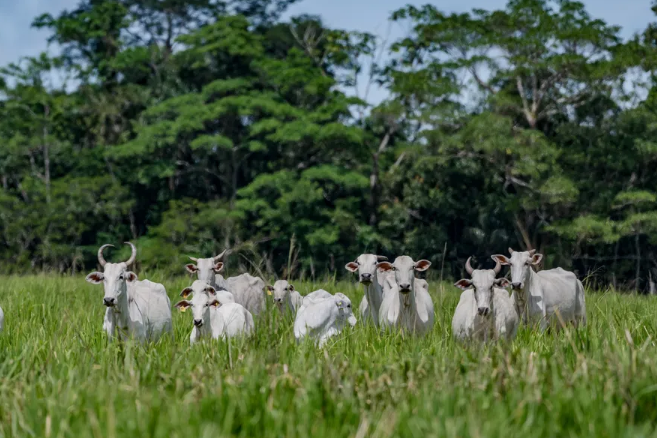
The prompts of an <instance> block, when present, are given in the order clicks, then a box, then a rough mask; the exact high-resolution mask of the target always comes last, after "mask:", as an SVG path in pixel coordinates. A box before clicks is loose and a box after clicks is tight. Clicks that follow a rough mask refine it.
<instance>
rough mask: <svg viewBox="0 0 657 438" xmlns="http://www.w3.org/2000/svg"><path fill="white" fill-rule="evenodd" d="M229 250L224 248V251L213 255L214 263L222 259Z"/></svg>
mask: <svg viewBox="0 0 657 438" xmlns="http://www.w3.org/2000/svg"><path fill="white" fill-rule="evenodd" d="M229 251H230V250H228V249H224V252H222V253H221V254H219V255H218V256H214V257H213V258H214V261H215V263H216V262H220V261H223V259H224V257H225V256H226V255H228V252H229Z"/></svg>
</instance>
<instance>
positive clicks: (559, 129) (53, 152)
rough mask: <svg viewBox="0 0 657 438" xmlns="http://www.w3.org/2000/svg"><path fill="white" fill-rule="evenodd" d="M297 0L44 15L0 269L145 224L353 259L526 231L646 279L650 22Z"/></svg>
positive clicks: (8, 85) (144, 239)
mask: <svg viewBox="0 0 657 438" xmlns="http://www.w3.org/2000/svg"><path fill="white" fill-rule="evenodd" d="M294 1H295V0H226V1H216V0H193V1H192V0H166V1H136V0H83V1H81V2H80V5H79V7H78V8H77V9H75V10H70V11H64V12H62V13H61V14H59V15H56V16H50V15H42V16H39V17H36V18H35V20H34V26H36V27H38V28H42V29H47V30H48V31H49V32H50V41H52V42H53V43H57V44H58V45H59V47H61V48H62V51H61V53H59V54H57V56H47V55H45V54H44V55H41V56H39V57H36V58H28V59H23V60H21V61H20V62H18V63H16V64H13V65H9V66H6V67H4V68H3V69H2V80H0V85H1V88H0V92H1V93H2V99H1V100H0V270H1V271H3V272H22V273H25V272H34V271H35V270H36V271H38V270H47V271H56V272H61V273H64V272H79V271H85V270H89V269H92V268H93V266H94V265H95V263H96V261H95V251H96V249H97V247H98V246H99V245H101V244H103V243H108V242H111V243H117V242H122V241H125V240H128V239H130V240H132V241H135V242H137V244H138V247H139V250H140V254H139V261H140V263H141V264H142V265H143V267H145V268H150V269H160V270H166V271H169V272H181V264H182V263H183V261H184V260H185V256H186V255H191V254H193V255H205V256H208V255H210V254H211V253H216V252H218V251H220V250H222V249H223V248H224V247H236V248H239V249H242V250H244V253H243V255H244V256H245V257H244V258H241V257H233V258H231V259H230V260H231V263H233V264H235V263H238V264H244V266H242V267H244V268H254V266H251V265H249V264H248V263H247V262H246V261H245V260H246V259H249V260H252V261H255V263H256V265H257V266H256V267H257V268H259V269H261V271H263V272H268V273H269V274H276V275H294V276H302V277H305V278H316V276H318V275H325V274H330V275H340V276H342V275H344V274H345V272H344V269H343V266H344V263H345V262H346V261H348V260H351V259H353V258H355V256H356V255H357V254H359V253H361V252H363V251H372V252H378V253H382V254H385V255H398V254H402V253H403V254H409V255H412V256H413V257H415V258H418V259H419V258H421V257H422V258H428V259H430V260H431V261H432V262H433V263H434V267H440V266H443V265H444V269H445V275H446V276H454V277H458V276H460V275H461V270H462V267H463V263H464V261H465V259H466V258H467V257H468V256H470V255H472V254H476V255H479V256H480V261H481V262H482V263H484V261H485V262H486V263H488V261H487V256H488V255H490V254H491V253H498V252H504V251H506V248H507V247H508V246H512V247H514V248H516V249H524V248H537V249H538V250H539V251H541V252H543V253H544V254H545V255H546V259H545V260H546V262H545V263H546V266H548V267H551V266H556V265H560V266H564V267H566V268H571V269H574V270H576V271H577V272H578V273H579V274H580V276H584V275H587V274H589V273H593V277H592V278H593V280H595V281H597V282H599V283H601V284H613V285H614V286H616V287H617V288H624V289H639V290H646V289H647V288H648V284H649V279H650V278H651V275H653V274H651V272H650V270H651V269H654V268H655V267H656V264H655V263H656V262H655V257H654V252H655V249H656V248H657V246H656V244H657V172H655V169H657V143H656V142H655V137H656V134H657V106H656V100H655V88H654V84H655V81H654V79H655V69H656V68H657V49H656V47H657V46H656V44H655V43H656V42H657V32H656V29H657V28H656V27H655V25H654V24H651V25H650V26H648V28H647V29H645V31H644V32H642V33H640V34H637V35H636V36H635V37H634V38H632V39H631V40H622V39H621V38H620V37H619V29H618V28H617V27H614V26H611V25H609V24H607V23H605V22H603V21H601V20H598V19H596V18H595V17H591V16H589V14H588V13H587V12H586V10H585V8H584V6H583V5H582V4H581V3H579V2H574V1H570V0H559V1H545V0H510V1H509V3H508V4H507V6H506V7H505V8H504V9H503V10H494V11H484V10H473V11H472V12H470V13H466V14H451V13H450V12H449V11H441V10H439V9H437V8H436V7H433V6H429V5H427V6H424V7H412V6H409V7H405V8H402V9H400V10H398V11H395V12H394V13H392V14H391V17H390V20H391V21H392V22H394V23H402V24H404V25H405V28H407V29H409V32H408V34H407V35H405V36H404V37H403V38H401V39H399V40H397V41H387V40H386V39H385V35H383V36H376V37H375V36H373V35H368V34H364V33H361V32H357V31H353V30H342V29H330V28H327V26H325V25H324V24H323V23H322V20H321V17H311V16H301V17H296V18H292V19H290V20H289V21H286V22H284V21H281V18H280V17H281V14H282V13H283V12H284V11H285V10H286V7H287V6H289V5H290V4H291V3H293V2H294ZM653 9H655V10H657V9H656V8H653ZM648 13H650V11H649V9H648V6H646V14H648ZM382 37H383V38H382ZM363 80H365V82H366V84H363ZM359 81H360V83H359ZM374 86H381V87H383V88H384V89H385V91H386V93H387V94H386V96H387V98H386V99H385V100H384V101H382V102H378V103H376V104H373V103H372V101H371V100H370V99H369V94H368V92H367V91H366V90H370V89H371V87H374ZM290 255H291V256H290ZM115 256H116V257H119V255H115ZM288 260H291V263H288ZM654 274H657V272H655V273H654ZM654 276H657V275H654Z"/></svg>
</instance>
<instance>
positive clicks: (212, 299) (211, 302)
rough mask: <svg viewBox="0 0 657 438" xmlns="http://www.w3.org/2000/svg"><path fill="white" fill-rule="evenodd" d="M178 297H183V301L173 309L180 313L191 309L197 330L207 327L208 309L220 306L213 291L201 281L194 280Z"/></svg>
mask: <svg viewBox="0 0 657 438" xmlns="http://www.w3.org/2000/svg"><path fill="white" fill-rule="evenodd" d="M190 295H191V296H192V299H191V300H190V299H189V296H190ZM180 296H181V297H183V300H182V301H179V302H178V303H176V306H175V307H177V308H178V309H179V310H180V311H181V312H184V311H186V310H187V309H188V308H190V307H191V308H192V316H193V320H194V325H195V326H196V327H199V328H200V327H203V325H205V324H207V325H208V326H209V325H210V309H212V308H217V307H219V306H221V303H220V302H219V300H218V299H217V292H216V291H215V289H214V288H213V287H212V286H210V285H208V284H207V283H205V282H203V281H201V280H196V281H195V282H194V283H192V285H191V287H186V288H185V289H183V290H182V292H180Z"/></svg>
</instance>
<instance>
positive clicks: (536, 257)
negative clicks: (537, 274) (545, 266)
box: [532, 254, 543, 266]
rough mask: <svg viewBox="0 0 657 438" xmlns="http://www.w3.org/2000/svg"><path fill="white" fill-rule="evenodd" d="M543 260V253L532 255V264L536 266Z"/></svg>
mask: <svg viewBox="0 0 657 438" xmlns="http://www.w3.org/2000/svg"><path fill="white" fill-rule="evenodd" d="M541 260H543V254H534V255H533V256H532V265H534V266H536V265H538V264H539V263H541Z"/></svg>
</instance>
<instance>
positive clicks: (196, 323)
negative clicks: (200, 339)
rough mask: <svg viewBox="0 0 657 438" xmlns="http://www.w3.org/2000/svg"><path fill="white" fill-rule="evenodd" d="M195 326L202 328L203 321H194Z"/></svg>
mask: <svg viewBox="0 0 657 438" xmlns="http://www.w3.org/2000/svg"><path fill="white" fill-rule="evenodd" d="M194 325H195V326H196V327H201V326H202V325H203V320H202V319H195V320H194Z"/></svg>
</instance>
